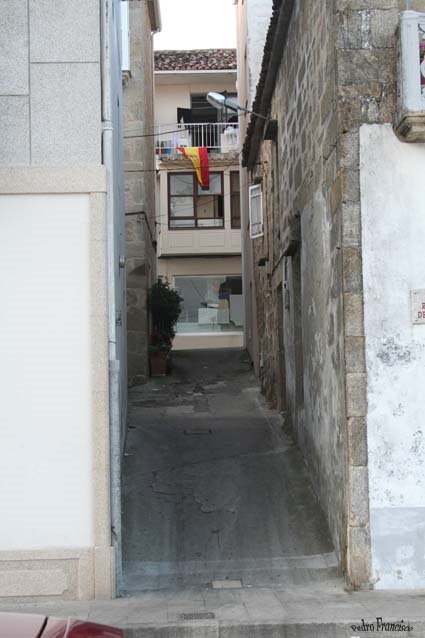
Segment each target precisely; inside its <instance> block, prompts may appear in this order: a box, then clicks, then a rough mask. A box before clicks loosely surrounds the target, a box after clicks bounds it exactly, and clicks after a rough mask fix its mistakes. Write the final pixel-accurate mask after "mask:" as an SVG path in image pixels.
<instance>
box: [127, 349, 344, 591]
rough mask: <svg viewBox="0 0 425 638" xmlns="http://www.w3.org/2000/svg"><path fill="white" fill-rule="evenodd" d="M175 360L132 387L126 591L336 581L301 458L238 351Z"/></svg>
mask: <svg viewBox="0 0 425 638" xmlns="http://www.w3.org/2000/svg"><path fill="white" fill-rule="evenodd" d="M173 362H174V366H173V373H172V375H170V376H169V377H167V378H164V379H151V380H150V382H149V383H148V384H146V385H144V386H138V387H136V388H133V389H132V390H131V392H130V416H129V429H128V435H127V443H126V451H125V458H124V467H123V555H124V565H123V567H124V590H125V591H126V592H135V591H142V590H147V589H165V588H182V587H193V586H205V585H207V584H209V585H210V586H211V584H212V583H213V581H229V580H233V581H240V583H241V584H242V586H244V587H246V586H257V587H261V586H281V585H291V586H297V585H300V586H302V585H305V584H307V583H314V582H315V583H318V582H319V581H320V582H323V584H325V581H326V582H327V583H330V582H333V583H335V584H336V583H340V582H342V581H341V578H340V575H339V571H338V568H337V561H336V557H335V555H334V553H333V546H332V542H331V539H330V536H329V533H328V530H327V526H326V522H325V519H324V516H323V514H322V512H321V510H320V508H319V506H318V504H317V501H316V499H315V496H314V493H313V490H312V488H311V485H310V483H309V480H308V478H307V474H306V471H305V468H304V464H303V461H302V458H301V455H300V453H299V451H298V449H297V447H296V446H295V445H294V444H293V442H292V440H291V438H290V437H289V436H288V435H287V434H285V432H284V431H283V429H282V426H281V421H280V417H279V416H278V415H277V414H276V413H275V412H272V411H270V410H267V409H266V408H265V406H264V405H263V403H262V400H261V397H260V394H259V391H258V387H257V384H256V380H255V378H254V376H253V374H252V372H251V367H250V364H249V360H248V357H247V355H246V354H245V353H244V352H243V351H240V350H217V351H192V352H188V351H185V352H176V353H174V354H173ZM226 584H230V583H226V582H224V583H220V582H216V583H214V586H217V587H223V586H224V585H226ZM233 585H234V586H235V585H236V586H238V585H239V583H238V582H236V583H233Z"/></svg>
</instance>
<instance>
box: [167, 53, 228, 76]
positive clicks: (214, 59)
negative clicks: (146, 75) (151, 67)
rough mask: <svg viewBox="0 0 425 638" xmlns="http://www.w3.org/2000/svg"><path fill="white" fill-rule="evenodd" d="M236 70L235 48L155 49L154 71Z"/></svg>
mask: <svg viewBox="0 0 425 638" xmlns="http://www.w3.org/2000/svg"><path fill="white" fill-rule="evenodd" d="M227 70H236V49H192V50H190V51H155V71H227Z"/></svg>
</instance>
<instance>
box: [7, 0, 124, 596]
mask: <svg viewBox="0 0 425 638" xmlns="http://www.w3.org/2000/svg"><path fill="white" fill-rule="evenodd" d="M2 27H3V28H2V30H1V35H0V38H1V47H0V48H1V51H2V58H1V82H0V127H1V138H2V144H1V150H0V164H1V167H0V243H1V249H0V255H1V256H0V260H1V263H2V274H1V275H0V290H1V295H2V299H3V302H4V308H5V309H6V310H5V312H3V313H2V316H1V318H0V326H1V334H2V339H1V345H0V350H1V361H2V363H1V370H0V379H1V387H2V402H1V403H2V405H1V416H0V420H1V423H2V427H1V435H0V436H1V457H2V458H1V462H0V480H1V483H2V486H3V489H2V491H1V496H0V517H1V520H2V526H1V532H0V597H2V598H6V599H7V600H9V601H10V602H16V601H19V600H36V599H39V598H42V599H43V600H44V599H47V598H50V599H90V598H110V597H111V596H112V595H113V594H114V589H115V569H116V564H118V563H119V548H117V546H116V544H115V543H114V535H113V532H112V530H114V531H115V530H118V528H119V516H120V502H119V463H120V436H121V432H122V430H123V428H124V424H125V421H126V385H127V384H126V381H127V370H126V333H125V271H124V269H123V267H122V265H123V260H124V254H125V246H124V182H123V148H122V146H123V145H122V127H121V107H122V86H121V83H122V81H121V51H120V43H121V35H120V2H119V1H118V0H87V1H86V2H84V3H82V2H78V1H73V0H71V1H69V0H67V1H66V2H64V1H59V2H58V1H56V0H54V1H53V0H43V1H41V2H39V1H38V0H37V1H32V0H31V1H30V2H27V1H26V0H18V1H17V2H5V3H2ZM6 486H7V487H6ZM111 486H112V487H111ZM117 513H118V514H117Z"/></svg>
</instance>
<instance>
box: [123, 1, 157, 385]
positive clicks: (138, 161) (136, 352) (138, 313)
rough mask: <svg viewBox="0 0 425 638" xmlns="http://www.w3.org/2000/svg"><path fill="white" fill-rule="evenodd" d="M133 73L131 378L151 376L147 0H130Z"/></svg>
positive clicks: (128, 185) (127, 115)
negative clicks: (148, 297) (147, 300)
mask: <svg viewBox="0 0 425 638" xmlns="http://www.w3.org/2000/svg"><path fill="white" fill-rule="evenodd" d="M129 5H130V67H131V77H129V79H128V82H127V83H126V85H125V87H124V129H125V130H124V136H125V208H126V249H127V335H128V377H129V382H130V384H134V383H140V382H143V381H145V380H146V377H147V376H148V373H149V372H148V351H147V347H148V312H147V307H146V296H147V290H148V288H149V286H150V285H151V284H152V283H153V281H154V279H155V262H156V244H155V237H156V229H155V163H154V160H155V154H154V152H155V151H154V138H153V137H140V136H143V135H150V134H152V132H153V126H154V112H153V48H152V36H151V22H150V14H149V7H148V3H141V2H130V3H129Z"/></svg>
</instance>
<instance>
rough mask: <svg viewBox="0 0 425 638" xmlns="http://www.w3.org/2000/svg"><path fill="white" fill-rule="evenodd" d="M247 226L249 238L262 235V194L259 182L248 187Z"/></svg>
mask: <svg viewBox="0 0 425 638" xmlns="http://www.w3.org/2000/svg"><path fill="white" fill-rule="evenodd" d="M249 228H250V236H251V239H255V238H256V237H261V236H262V235H263V195H262V193H261V184H255V185H254V186H250V187H249Z"/></svg>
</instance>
